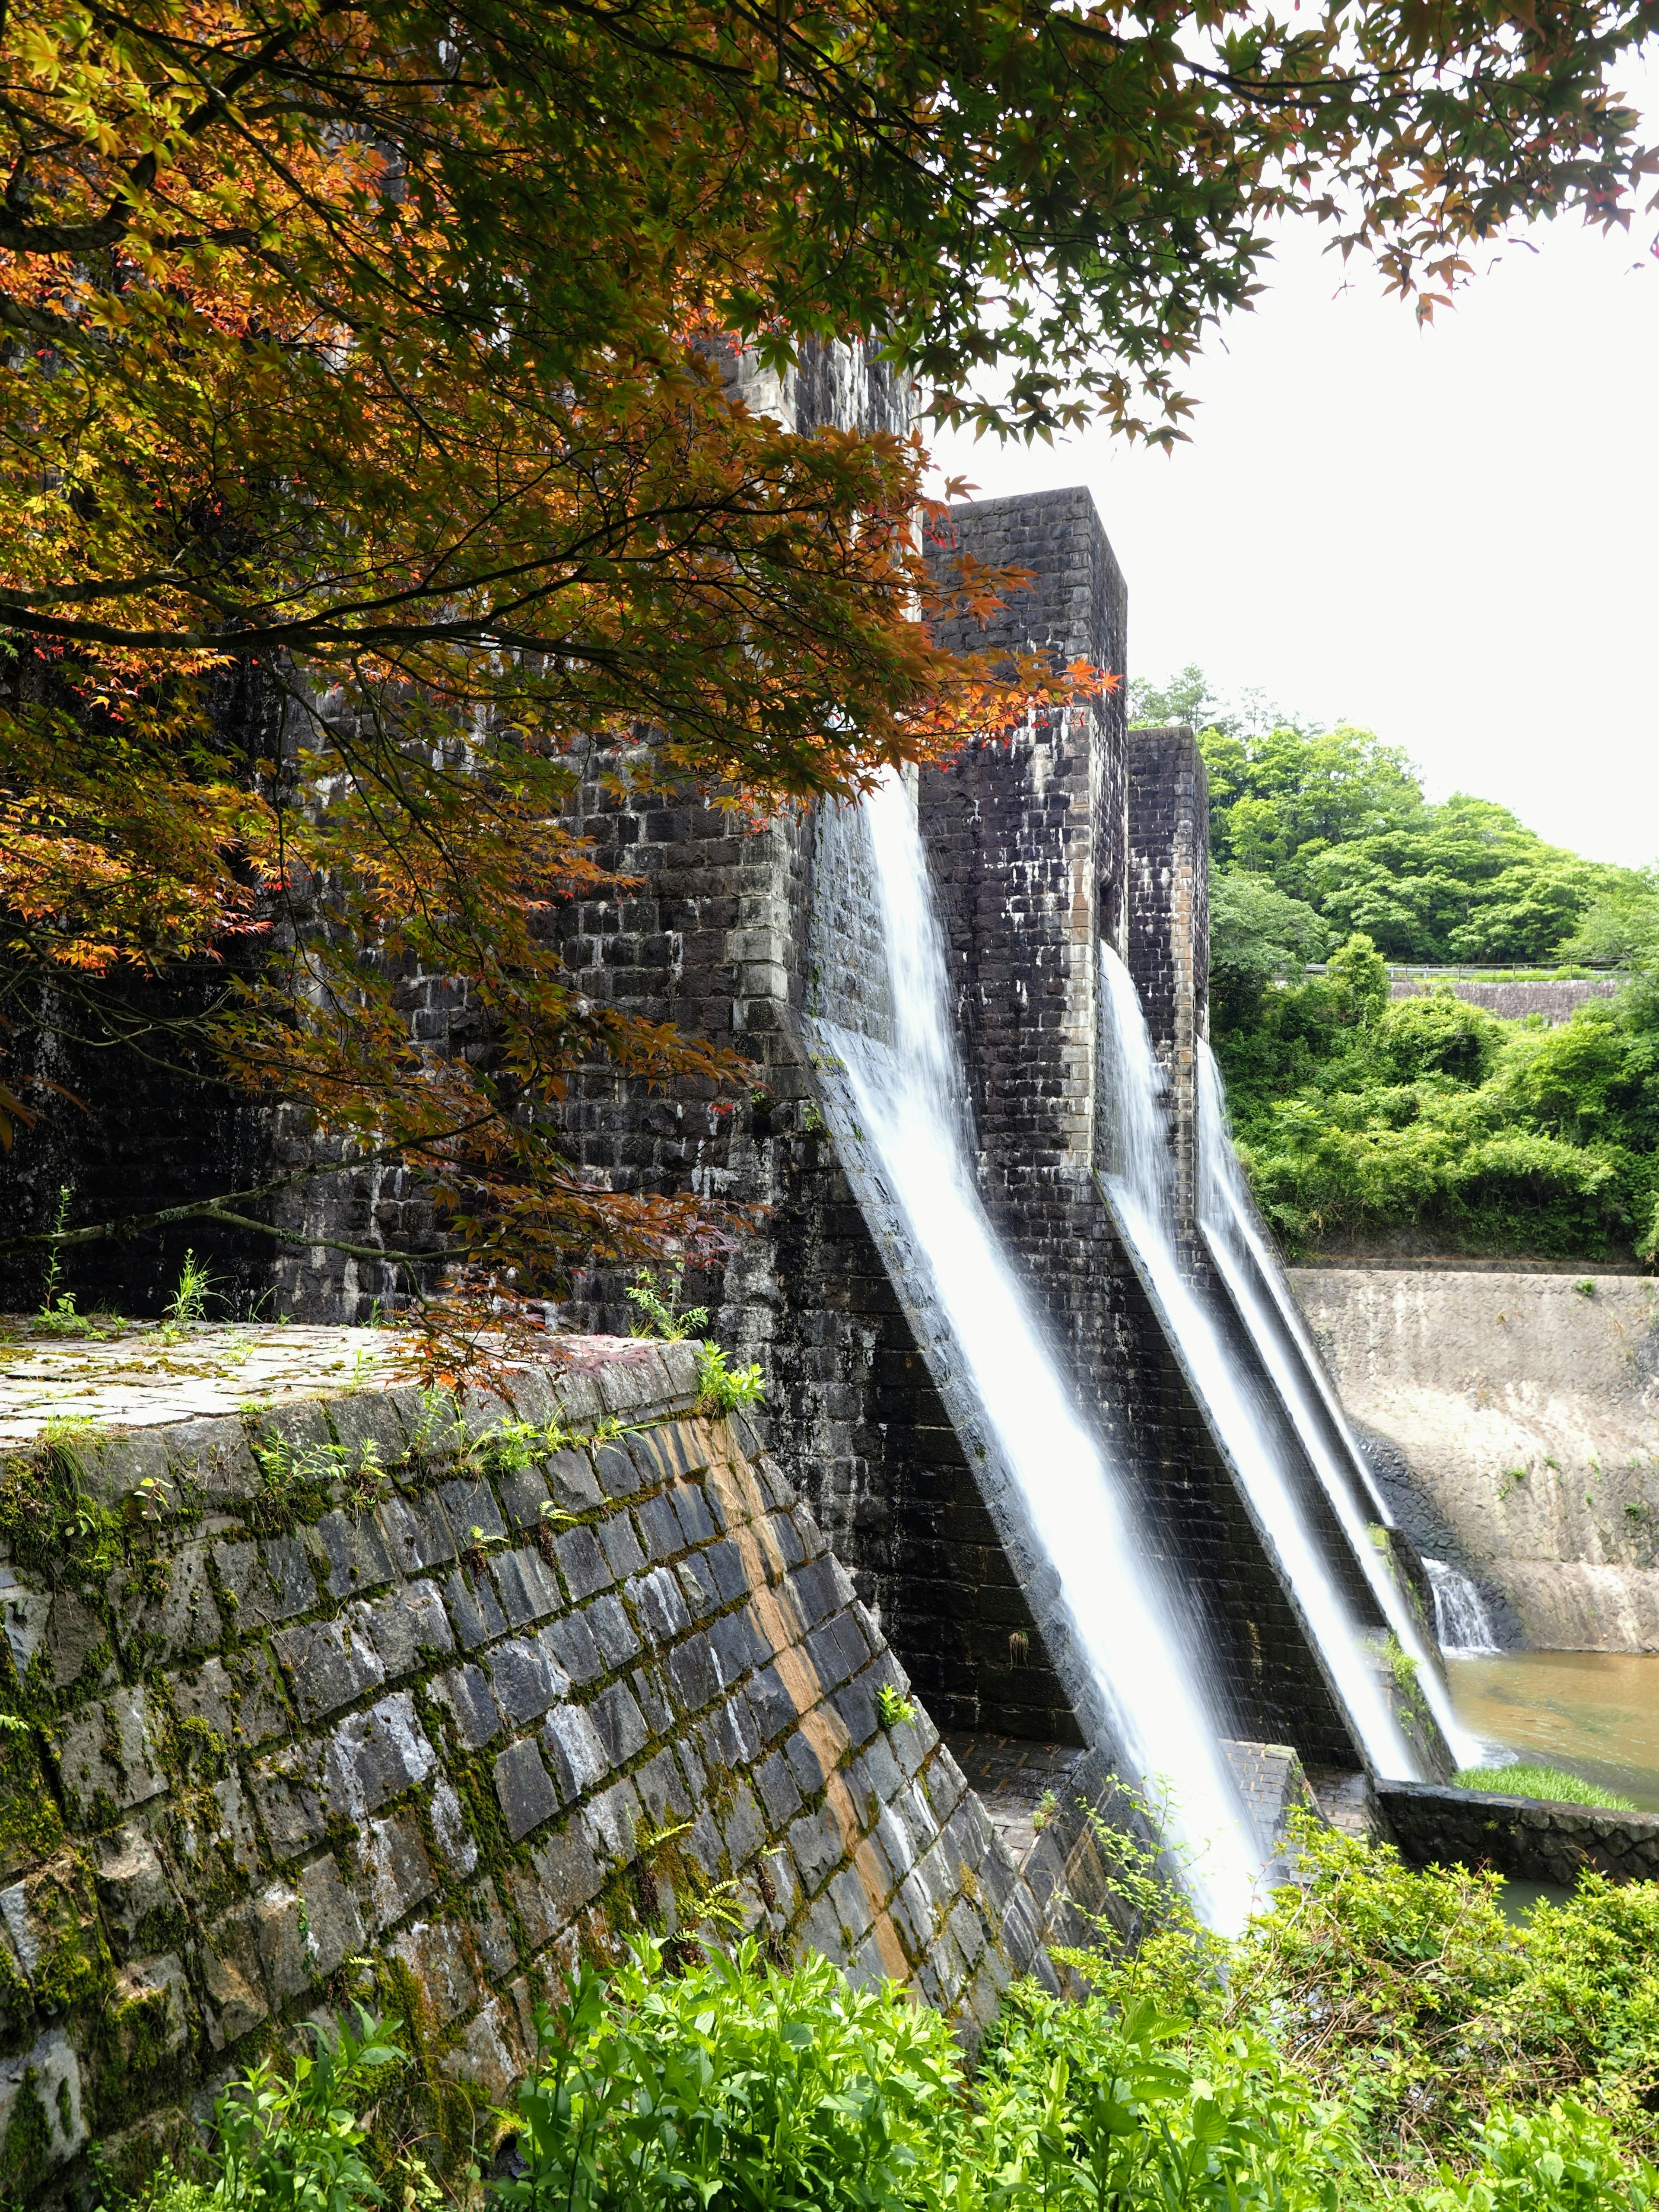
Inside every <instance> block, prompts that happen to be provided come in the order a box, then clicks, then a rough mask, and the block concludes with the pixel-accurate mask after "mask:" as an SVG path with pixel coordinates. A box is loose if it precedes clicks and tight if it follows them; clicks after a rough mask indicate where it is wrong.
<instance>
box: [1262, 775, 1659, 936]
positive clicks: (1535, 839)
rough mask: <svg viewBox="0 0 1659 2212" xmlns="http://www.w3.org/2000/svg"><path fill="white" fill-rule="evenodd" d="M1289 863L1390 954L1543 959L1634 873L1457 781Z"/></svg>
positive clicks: (1343, 918) (1627, 885)
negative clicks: (1554, 840) (1398, 815)
mask: <svg viewBox="0 0 1659 2212" xmlns="http://www.w3.org/2000/svg"><path fill="white" fill-rule="evenodd" d="M1297 866H1298V867H1299V868H1300V869H1301V870H1302V871H1304V873H1305V879H1306V881H1307V883H1308V884H1309V887H1310V892H1311V895H1312V896H1313V898H1314V901H1315V902H1316V904H1317V906H1318V907H1319V909H1320V911H1321V913H1322V914H1323V915H1324V916H1325V918H1326V920H1327V921H1329V922H1331V923H1332V924H1333V925H1334V926H1335V927H1337V928H1340V929H1350V930H1364V932H1365V933H1367V935H1369V936H1370V937H1372V938H1374V939H1376V943H1377V945H1378V946H1379V947H1380V948H1381V949H1382V951H1383V952H1384V953H1385V954H1386V955H1387V956H1388V957H1389V958H1390V959H1393V960H1419V961H1448V960H1449V961H1481V960H1522V961H1525V960H1541V959H1545V958H1547V957H1550V956H1551V955H1552V954H1554V953H1555V952H1556V948H1557V947H1558V946H1559V945H1561V944H1562V942H1563V940H1564V939H1569V938H1571V935H1572V934H1573V933H1574V931H1575V930H1576V929H1577V927H1578V925H1579V923H1580V921H1581V920H1582V918H1583V916H1584V915H1586V914H1587V913H1588V912H1589V910H1590V908H1592V907H1593V906H1594V905H1595V903H1596V902H1597V901H1598V900H1602V899H1605V898H1606V897H1607V896H1609V895H1610V894H1612V893H1613V892H1614V891H1616V890H1631V889H1633V888H1634V887H1635V886H1636V885H1638V884H1639V883H1640V882H1641V881H1642V878H1638V877H1637V876H1636V875H1635V872H1633V871H1632V870H1630V869H1627V868H1613V867H1608V866H1603V865H1601V863H1600V862H1597V861H1593V860H1580V859H1579V857H1578V855H1577V854H1576V853H1570V852H1568V851H1566V850H1565V848H1562V847H1561V846H1559V845H1548V844H1546V843H1545V842H1544V840H1543V839H1542V838H1541V837H1539V836H1534V833H1533V832H1532V831H1531V830H1530V829H1526V828H1524V827H1523V826H1522V823H1519V822H1518V821H1516V817H1515V816H1514V815H1513V814H1511V813H1510V811H1509V809H1508V808H1507V807H1504V806H1498V805H1494V804H1493V803H1492V801H1491V800H1490V799H1472V798H1469V797H1468V796H1467V795H1466V794H1464V793H1457V794H1456V795H1455V797H1453V798H1451V799H1448V800H1447V801H1446V803H1445V805H1443V806H1426V807H1424V808H1423V809H1422V811H1421V812H1420V813H1419V814H1417V815H1415V816H1413V817H1410V818H1407V819H1406V820H1403V821H1401V822H1398V823H1394V824H1391V825H1390V826H1389V827H1388V828H1386V829H1378V830H1377V831H1376V832H1375V833H1373V834H1372V835H1370V836H1363V837H1358V838H1352V839H1349V840H1347V841H1345V842H1342V843H1340V844H1334V845H1332V846H1330V847H1329V848H1324V849H1321V850H1318V851H1314V850H1312V849H1311V848H1304V850H1303V852H1302V853H1301V854H1299V855H1298V856H1297Z"/></svg>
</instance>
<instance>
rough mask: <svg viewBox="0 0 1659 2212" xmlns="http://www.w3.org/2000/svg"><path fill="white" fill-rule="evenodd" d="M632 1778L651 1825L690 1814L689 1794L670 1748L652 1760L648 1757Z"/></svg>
mask: <svg viewBox="0 0 1659 2212" xmlns="http://www.w3.org/2000/svg"><path fill="white" fill-rule="evenodd" d="M633 1779H634V1787H635V1790H638V1792H639V1796H640V1802H641V1805H643V1806H644V1808H645V1809H646V1812H647V1814H649V1816H650V1819H651V1820H652V1823H653V1826H656V1827H659V1828H660V1827H663V1826H665V1825H666V1824H667V1823H668V1822H669V1821H670V1820H685V1819H687V1818H689V1817H690V1813H691V1811H692V1809H693V1801H692V1797H691V1794H690V1790H687V1788H686V1786H685V1778H684V1776H683V1775H682V1773H681V1772H680V1769H679V1765H678V1761H677V1760H676V1759H675V1757H674V1754H673V1753H672V1752H671V1751H669V1750H662V1751H659V1753H657V1755H656V1757H655V1758H654V1759H647V1761H646V1763H645V1765H643V1766H642V1767H641V1769H640V1771H639V1772H638V1773H637V1774H635V1777H634V1778H633Z"/></svg>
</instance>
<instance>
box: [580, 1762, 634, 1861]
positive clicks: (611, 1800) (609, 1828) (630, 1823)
mask: <svg viewBox="0 0 1659 2212" xmlns="http://www.w3.org/2000/svg"><path fill="white" fill-rule="evenodd" d="M642 1811H643V1808H642V1807H641V1803H640V1801H639V1798H638V1796H637V1795H636V1794H635V1789H634V1785H633V1784H632V1783H631V1782H626V1781H624V1782H613V1783H612V1784H611V1787H610V1788H609V1789H608V1790H600V1791H599V1794H598V1796H593V1797H590V1798H589V1799H588V1801H587V1802H586V1804H585V1805H584V1806H583V1807H582V1808H581V1814H580V1823H581V1832H582V1834H583V1835H584V1836H585V1837H586V1839H587V1846H588V1849H589V1850H591V1851H592V1854H593V1856H594V1857H595V1859H596V1860H597V1861H599V1863H600V1864H601V1865H602V1866H605V1867H619V1866H631V1865H632V1864H633V1863H634V1860H635V1857H637V1855H638V1852H639V1829H640V1821H641V1814H642Z"/></svg>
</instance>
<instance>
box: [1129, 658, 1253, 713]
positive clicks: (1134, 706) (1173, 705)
mask: <svg viewBox="0 0 1659 2212" xmlns="http://www.w3.org/2000/svg"><path fill="white" fill-rule="evenodd" d="M1224 716H1225V708H1223V706H1222V703H1221V702H1220V700H1219V699H1218V698H1217V697H1216V696H1215V695H1214V693H1213V691H1212V689H1211V685H1210V679H1209V678H1208V677H1207V676H1206V674H1205V673H1204V671H1203V670H1202V669H1201V668H1200V667H1199V665H1197V663H1196V662H1195V661H1190V660H1189V661H1188V664H1187V665H1186V666H1185V667H1184V668H1178V669H1177V670H1176V672H1175V674H1174V675H1173V676H1171V677H1170V678H1169V680H1168V681H1167V683H1164V684H1151V683H1148V681H1147V680H1146V678H1145V677H1144V676H1135V677H1132V678H1130V679H1129V726H1130V727H1131V728H1132V729H1136V728H1139V729H1166V728H1170V727H1173V726H1175V725H1176V723H1180V722H1185V723H1186V725H1187V726H1188V728H1189V729H1193V730H1204V729H1208V728H1211V727H1212V726H1216V725H1218V722H1219V721H1220V720H1222V718H1223V717H1224ZM1227 719H1228V720H1229V722H1231V718H1227Z"/></svg>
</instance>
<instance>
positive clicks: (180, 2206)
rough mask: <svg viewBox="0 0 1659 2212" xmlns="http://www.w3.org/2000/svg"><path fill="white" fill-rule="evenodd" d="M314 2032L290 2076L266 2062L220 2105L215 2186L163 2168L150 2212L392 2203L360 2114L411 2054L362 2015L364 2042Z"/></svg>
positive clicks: (351, 2208)
mask: <svg viewBox="0 0 1659 2212" xmlns="http://www.w3.org/2000/svg"><path fill="white" fill-rule="evenodd" d="M311 2032H312V2033H313V2035H314V2037H315V2039H316V2047H315V2051H314V2053H307V2052H303V2051H302V2052H300V2053H298V2054H297V2055H295V2056H293V2057H289V2059H288V2060H287V2062H286V2071H284V2070H283V2069H281V2068H279V2067H278V2065H277V2063H276V2061H275V2060H274V2059H272V2058H270V2057H266V2058H262V2059H261V2060H260V2061H259V2063H258V2064H257V2065H256V2066H255V2067H253V2068H252V2070H251V2071H250V2072H249V2074H248V2075H246V2078H245V2079H244V2080H242V2081H239V2082H236V2083H234V2085H233V2086H232V2087H230V2088H229V2089H228V2090H227V2091H226V2092H225V2093H224V2094H223V2095H222V2096H221V2097H220V2098H218V2099H217V2100H216V2102H215V2105H214V2107H213V2124H214V2129H215V2131H216V2137H217V2141H216V2147H215V2149H214V2152H213V2154H212V2155H211V2158H210V2160H209V2162H208V2163H209V2169H210V2171H209V2175H208V2178H207V2179H191V2178H189V2177H186V2176H184V2175H180V2174H179V2173H176V2172H173V2169H172V2168H171V2167H170V2166H168V2167H163V2169H162V2170H161V2172H160V2173H159V2174H158V2176H157V2178H156V2181H155V2186H154V2188H153V2190H152V2191H150V2192H149V2195H148V2197H146V2199H145V2200H144V2201H145V2203H146V2205H147V2206H148V2207H149V2212H368V2208H369V2207H371V2206H374V2205H379V2204H382V2203H385V2202H386V2195H387V2191H386V2189H385V2187H384V2186H383V2185H382V2181H381V2179H380V2178H379V2177H377V2176H376V2175H375V2174H374V2172H372V2171H371V2168H370V2166H369V2163H368V2157H367V2155H366V2148H365V2146H366V2141H367V2137H368V2121H367V2119H365V2118H363V2117H362V2113H361V2112H360V2111H359V2106H366V2105H368V2103H369V2102H370V2100H371V2098H372V2095H373V2092H374V2089H375V2088H376V2087H378V2086H379V2084H378V2081H377V2077H379V2076H382V2075H385V2074H386V2071H387V2070H388V2069H397V2068H398V2067H400V2066H401V2065H402V2064H403V2063H404V2056H405V2054H404V2051H402V2050H401V2049H400V2047H399V2046H398V2045H397V2044H395V2043H393V2042H392V2041H391V2040H390V2039H388V2038H387V2037H386V2035H385V2034H384V2033H383V2031H382V2030H381V2028H380V2026H379V2024H378V2023H377V2022H375V2021H371V2020H370V2019H369V2018H368V2015H367V2014H363V2013H361V2012H360V2014H359V2016H358V2033H356V2035H355V2036H354V2035H353V2034H352V2033H351V2031H350V2030H349V2028H344V2027H343V2028H341V2030H340V2031H339V2033H338V2034H337V2035H335V2036H331V2035H329V2034H328V2033H326V2032H325V2030H324V2029H322V2028H320V2027H313V2029H312V2031H311Z"/></svg>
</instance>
